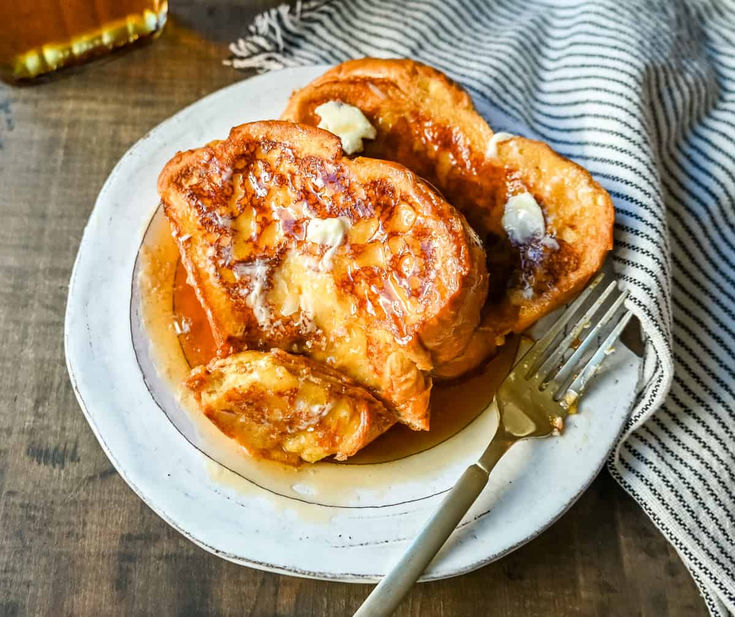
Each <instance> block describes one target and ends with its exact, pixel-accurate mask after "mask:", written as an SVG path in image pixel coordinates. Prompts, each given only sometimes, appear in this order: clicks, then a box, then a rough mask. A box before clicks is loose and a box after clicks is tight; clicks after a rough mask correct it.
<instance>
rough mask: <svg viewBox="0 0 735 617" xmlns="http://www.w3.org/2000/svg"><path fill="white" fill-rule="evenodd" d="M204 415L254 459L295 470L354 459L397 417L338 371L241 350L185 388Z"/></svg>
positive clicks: (195, 374)
mask: <svg viewBox="0 0 735 617" xmlns="http://www.w3.org/2000/svg"><path fill="white" fill-rule="evenodd" d="M184 385H185V386H186V387H187V388H188V389H189V391H191V392H192V393H193V395H194V397H195V398H196V400H197V402H198V403H199V406H200V407H201V410H202V412H203V413H204V414H205V415H206V416H207V417H208V418H209V419H210V420H211V421H212V422H213V423H214V424H215V425H216V426H217V427H218V428H219V429H220V430H221V431H222V432H223V433H224V434H225V435H227V436H228V437H231V438H232V439H234V440H236V441H237V442H238V443H239V444H240V445H242V446H243V447H244V448H245V449H246V450H247V451H248V453H250V454H251V455H252V456H255V457H260V458H267V459H271V460H276V461H280V462H282V463H287V464H290V465H297V464H299V463H300V462H301V460H304V461H306V462H309V463H313V462H316V461H318V460H321V459H323V458H325V457H328V456H334V458H335V459H336V460H338V461H343V460H345V459H346V458H347V457H349V456H352V455H353V454H355V453H356V452H357V451H358V450H359V449H361V448H363V447H365V446H366V445H367V444H368V443H370V442H371V441H372V440H373V439H375V438H376V437H377V436H378V435H381V434H382V433H384V432H385V431H386V430H388V429H389V428H390V427H391V426H392V425H393V424H394V423H395V417H394V416H393V414H392V413H390V412H389V411H388V410H387V409H386V407H385V405H383V403H381V402H380V401H379V400H378V399H376V398H375V397H374V396H373V395H372V394H370V392H368V391H367V390H366V389H365V388H363V387H362V386H360V385H358V384H356V383H355V382H354V381H352V380H351V379H348V378H347V377H345V376H344V375H342V374H341V373H339V372H338V371H335V370H333V369H331V368H329V367H328V366H326V365H324V364H322V363H320V362H317V361H315V360H312V359H310V358H307V357H305V356H297V355H294V354H291V353H287V352H285V351H281V350H280V349H273V350H271V351H267V352H262V351H242V352H240V353H236V354H233V355H231V356H228V357H226V358H215V359H214V360H212V361H211V362H210V363H209V364H207V365H206V366H198V367H196V368H195V369H194V370H193V371H192V372H191V374H190V375H189V377H188V378H187V379H186V381H185V382H184Z"/></svg>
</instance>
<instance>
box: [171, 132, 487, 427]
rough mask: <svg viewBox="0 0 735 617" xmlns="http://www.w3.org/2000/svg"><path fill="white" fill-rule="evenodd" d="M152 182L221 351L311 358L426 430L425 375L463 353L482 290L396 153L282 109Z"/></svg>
mask: <svg viewBox="0 0 735 617" xmlns="http://www.w3.org/2000/svg"><path fill="white" fill-rule="evenodd" d="M158 187H159V193H160V195H161V199H162V202H163V205H164V210H165V213H166V215H167V217H168V218H169V221H170V223H171V227H172V232H173V234H174V236H175V237H176V239H177V242H178V244H179V248H180V251H181V256H182V261H183V263H184V265H185V267H186V269H187V272H188V275H189V277H190V282H191V284H192V285H193V286H194V287H195V289H196V292H197V295H198V297H199V300H200V302H201V304H202V306H203V307H204V310H205V312H206V313H207V317H208V319H209V322H210V325H211V327H212V332H213V334H214V338H215V341H216V343H217V347H218V353H219V355H220V356H226V355H229V354H231V353H234V352H237V351H241V350H244V349H257V350H265V349H270V348H272V347H277V348H280V349H284V350H288V351H291V352H294V353H299V354H305V355H308V356H310V357H311V358H314V359H316V360H319V361H321V362H324V363H326V364H328V365H329V366H331V367H333V368H335V369H338V370H340V371H342V372H344V373H345V374H346V375H348V376H350V377H351V378H353V379H355V380H356V381H357V382H358V383H360V384H361V385H363V386H365V387H367V388H368V389H370V391H371V392H373V394H375V395H376V396H377V397H378V398H380V399H381V400H382V401H383V402H384V403H385V404H386V405H387V407H388V408H389V409H390V410H391V411H393V412H394V413H395V414H396V418H397V419H398V420H399V421H400V422H403V423H405V424H407V425H409V426H410V427H411V428H414V429H428V427H429V394H430V390H431V383H432V381H431V378H430V376H429V372H430V371H432V370H433V369H434V368H435V367H436V366H439V365H441V364H444V363H446V362H448V361H450V360H451V359H452V358H454V357H455V356H457V355H458V354H460V353H462V351H463V350H464V349H465V347H466V346H467V344H468V342H469V340H470V339H471V337H472V336H473V332H474V330H475V329H476V327H477V325H478V323H479V321H480V313H481V310H482V306H483V303H484V301H485V297H486V295H487V272H486V268H485V255H484V252H483V250H482V247H481V244H480V241H479V239H478V237H477V235H476V234H475V233H474V232H473V231H472V229H471V228H470V227H469V225H468V224H467V222H466V220H465V219H464V217H463V216H462V215H461V214H460V213H459V212H457V211H456V210H455V209H454V208H453V207H452V206H450V205H449V204H448V203H447V202H446V201H445V200H444V199H443V198H441V197H440V196H439V195H438V194H437V193H436V192H435V191H434V190H432V189H431V188H430V187H429V186H428V185H427V184H426V183H425V182H424V181H423V180H421V179H419V178H418V177H417V176H416V175H415V174H413V173H412V172H411V171H409V170H408V169H406V168H404V167H402V166H401V165H398V164H395V163H391V162H386V161H377V160H373V159H367V158H357V159H348V158H347V157H343V156H342V149H341V145H340V141H339V139H337V138H336V137H335V136H334V135H332V134H331V133H328V132H327V131H323V130H321V129H318V128H314V127H308V126H302V125H298V124H294V123H290V122H280V121H270V122H255V123H251V124H245V125H242V126H239V127H236V128H234V129H232V131H231V132H230V135H229V137H228V138H227V139H226V140H224V141H219V142H213V143H211V144H209V145H207V146H205V147H203V148H199V149H196V150H190V151H187V152H180V153H178V154H177V155H176V156H174V157H173V159H171V161H169V163H168V164H167V165H166V166H165V168H164V169H163V171H162V172H161V174H160V176H159V184H158Z"/></svg>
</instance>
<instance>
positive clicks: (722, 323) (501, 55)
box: [231, 0, 735, 615]
mask: <svg viewBox="0 0 735 617" xmlns="http://www.w3.org/2000/svg"><path fill="white" fill-rule="evenodd" d="M231 49H232V53H233V56H232V59H231V61H232V64H233V65H234V66H235V67H238V68H242V67H256V68H258V69H260V70H268V69H274V68H281V67H288V66H298V65H306V64H324V63H336V62H340V61H343V60H346V59H348V58H355V57H360V56H378V57H400V56H403V57H409V58H415V59H418V60H422V61H424V62H426V63H428V64H431V65H433V66H435V67H437V68H439V69H441V70H442V71H444V72H446V73H447V74H449V75H450V76H451V77H453V78H454V79H456V80H457V81H459V82H460V83H462V84H463V85H464V86H465V87H466V88H467V89H468V90H469V91H470V93H471V94H472V96H473V98H474V100H475V102H476V104H477V106H478V108H479V109H480V112H481V113H483V115H485V117H486V118H487V119H488V120H489V122H490V125H491V126H492V127H493V128H494V129H495V130H503V129H509V130H511V131H512V132H515V133H525V134H526V135H527V136H531V137H536V138H539V139H542V140H544V141H547V142H549V143H550V144H551V145H552V146H553V147H554V148H555V149H556V150H558V151H559V152H561V153H563V154H564V155H566V156H568V157H570V158H572V159H574V160H576V161H578V162H580V163H581V164H582V165H584V166H585V167H587V168H588V169H589V170H590V171H591V172H592V174H593V175H594V176H595V178H597V179H598V180H599V181H600V182H601V183H602V184H603V185H604V186H605V187H606V188H607V189H608V191H609V192H610V194H611V195H612V196H613V199H614V201H615V206H616V211H617V217H616V224H615V264H616V268H617V271H618V274H619V277H620V279H621V280H622V281H623V282H624V284H625V285H626V286H627V287H628V288H629V289H630V292H631V294H632V307H633V308H634V310H635V312H636V314H637V316H638V318H639V319H640V321H641V323H642V325H643V329H644V331H645V335H646V341H647V343H646V357H645V369H646V379H647V381H646V386H645V388H644V389H643V391H642V392H641V394H640V398H639V400H638V403H637V405H636V408H635V410H634V412H633V415H632V417H631V419H630V422H629V424H628V426H627V429H626V431H625V433H624V435H623V436H622V438H621V440H620V443H619V445H618V447H617V449H616V450H615V452H614V454H613V456H612V457H611V459H610V463H609V467H610V471H611V472H612V474H613V475H614V476H615V478H617V480H618V481H619V482H620V484H622V486H623V487H624V488H625V489H626V490H627V491H628V492H629V493H630V494H631V495H632V496H633V497H634V498H635V499H636V500H637V501H638V503H639V504H640V505H641V507H642V508H643V509H644V510H645V511H646V513H647V514H648V515H649V516H650V517H651V519H652V520H653V521H654V523H655V524H656V525H657V526H658V528H659V529H660V530H661V531H662V532H663V533H664V534H665V535H666V537H667V538H668V539H669V540H670V541H671V543H672V544H673V545H674V546H675V547H676V549H677V550H678V551H679V553H680V554H681V556H682V559H683V560H684V561H685V562H686V564H687V566H688V567H689V569H690V570H691V572H692V575H693V576H694V579H695V580H696V582H697V584H698V585H699V588H700V590H701V592H702V595H703V596H704V599H705V601H706V603H707V606H708V607H709V609H710V611H711V613H712V614H713V615H727V614H728V612H732V613H735V380H733V375H734V373H735V345H734V344H733V342H734V341H735V308H734V307H735V4H733V3H729V4H728V3H726V2H709V1H707V2H705V1H700V2H686V1H685V0H650V1H649V0H638V1H635V0H589V1H587V0H584V1H582V0H569V1H566V2H563V1H559V2H552V1H551V0H547V1H546V2H543V1H541V0H497V1H494V2H485V1H482V0H413V1H406V2H404V1H402V0H342V1H331V2H308V3H302V4H299V5H297V6H295V7H292V8H291V9H289V8H288V7H286V6H283V7H279V8H278V9H273V10H272V11H270V12H268V13H266V14H263V15H261V16H260V17H259V18H258V19H257V20H256V22H255V23H254V24H253V25H252V26H251V27H250V31H249V35H248V36H247V37H246V38H244V39H242V40H240V41H237V42H236V43H234V44H233V45H232V46H231Z"/></svg>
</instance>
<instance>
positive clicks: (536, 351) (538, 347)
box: [519, 272, 605, 376]
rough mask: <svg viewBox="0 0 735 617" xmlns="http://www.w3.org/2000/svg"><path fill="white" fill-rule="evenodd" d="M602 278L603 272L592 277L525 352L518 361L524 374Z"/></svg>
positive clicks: (536, 361)
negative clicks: (552, 323) (585, 286)
mask: <svg viewBox="0 0 735 617" xmlns="http://www.w3.org/2000/svg"><path fill="white" fill-rule="evenodd" d="M603 278H605V273H604V272H600V273H599V274H598V275H597V276H596V277H595V278H594V280H593V281H592V282H591V283H590V284H589V285H587V288H586V289H585V290H584V291H583V292H582V293H581V294H579V295H578V296H577V298H576V299H575V300H574V302H572V303H571V304H570V305H569V306H568V307H567V309H566V310H565V311H564V312H563V313H562V315H561V317H559V319H557V320H556V322H555V323H554V325H552V326H551V328H549V329H548V330H547V331H546V333H545V334H544V335H543V336H542V337H541V338H540V339H539V340H538V341H536V342H535V343H534V344H533V345H532V346H531V348H530V349H529V350H528V351H527V352H526V353H525V355H524V356H523V358H521V360H520V363H519V366H520V367H523V369H524V371H525V375H527V374H528V373H530V372H531V371H530V369H531V368H532V367H534V366H536V365H538V364H539V362H540V361H541V360H542V359H543V357H544V353H545V352H546V350H547V349H548V347H549V345H551V344H552V343H553V342H554V339H555V338H556V337H557V336H558V335H559V333H560V332H562V331H563V330H564V328H565V327H566V325H567V324H568V323H569V322H570V321H571V319H572V318H573V317H574V315H575V314H576V312H577V311H578V310H579V307H580V306H582V304H583V303H584V302H585V300H587V298H589V297H590V295H591V294H592V292H593V291H594V290H595V289H596V288H597V286H598V285H599V284H600V281H602V279H603ZM525 375H524V376H525Z"/></svg>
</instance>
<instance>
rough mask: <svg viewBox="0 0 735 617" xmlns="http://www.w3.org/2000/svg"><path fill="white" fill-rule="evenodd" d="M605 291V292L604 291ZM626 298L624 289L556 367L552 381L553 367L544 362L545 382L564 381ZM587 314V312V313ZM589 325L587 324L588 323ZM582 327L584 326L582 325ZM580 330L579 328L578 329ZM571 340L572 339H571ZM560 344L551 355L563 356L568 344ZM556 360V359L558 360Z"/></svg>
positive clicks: (586, 317)
mask: <svg viewBox="0 0 735 617" xmlns="http://www.w3.org/2000/svg"><path fill="white" fill-rule="evenodd" d="M615 286H616V287H617V283H615ZM605 291H607V290H605ZM627 297H628V290H627V289H626V290H625V291H623V292H622V293H621V294H620V295H619V296H618V297H617V299H616V300H615V302H613V303H612V305H610V308H608V309H607V311H605V314H604V315H603V316H602V318H600V320H599V321H598V322H597V323H596V324H595V325H594V326H593V327H592V328H590V331H589V332H588V333H587V334H586V336H585V338H584V340H583V341H582V342H581V343H580V344H579V346H578V347H577V348H576V349H575V350H574V353H573V354H572V355H571V356H569V358H567V360H566V361H565V362H564V363H563V364H562V365H561V366H559V367H558V370H556V372H555V374H554V375H553V379H549V378H550V377H551V373H552V372H553V370H554V365H552V364H550V363H548V362H544V365H547V364H548V366H549V372H548V373H547V374H546V380H545V381H546V382H556V383H557V385H559V383H560V382H561V380H562V379H564V378H565V377H566V376H567V374H568V373H569V371H571V370H572V369H574V367H575V366H577V363H578V362H579V361H580V359H581V358H582V357H583V356H584V354H585V352H586V351H587V350H588V349H590V347H591V346H592V345H593V344H594V342H595V337H596V336H597V335H598V334H599V332H600V331H601V330H602V329H603V328H604V327H605V326H606V325H607V324H608V323H610V320H611V319H612V318H613V317H615V315H616V314H617V312H618V309H619V308H620V307H621V306H622V304H623V302H625V299H626V298H627ZM595 304H596V306H593V307H592V308H595V309H598V308H599V306H600V304H602V302H600V303H599V304H597V303H595ZM588 312H589V311H588ZM584 317H585V319H591V318H592V315H589V318H588V315H585V316H584ZM588 323H589V322H588ZM582 326H584V324H582ZM580 330H581V328H580ZM572 340H573V339H572ZM564 343H566V339H565V340H564ZM564 343H563V344H562V345H560V346H559V347H560V349H559V350H555V351H554V354H553V355H556V356H558V358H561V356H562V355H563V354H564V352H565V351H566V350H567V349H568V348H569V345H568V344H564ZM558 358H557V359H558Z"/></svg>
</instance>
